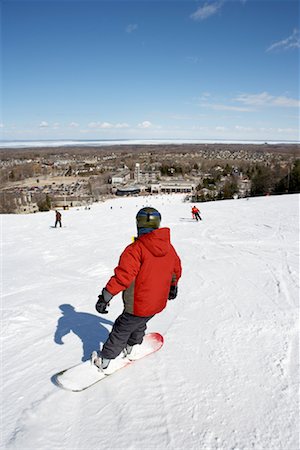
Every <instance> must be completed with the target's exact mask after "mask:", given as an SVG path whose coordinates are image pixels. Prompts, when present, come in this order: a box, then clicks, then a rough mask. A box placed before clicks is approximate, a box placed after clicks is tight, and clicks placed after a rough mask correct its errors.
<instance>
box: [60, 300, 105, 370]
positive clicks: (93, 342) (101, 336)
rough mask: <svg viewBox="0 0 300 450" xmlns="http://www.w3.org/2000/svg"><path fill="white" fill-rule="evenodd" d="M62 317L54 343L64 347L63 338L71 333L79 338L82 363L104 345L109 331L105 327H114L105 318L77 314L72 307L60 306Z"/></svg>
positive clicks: (81, 313)
mask: <svg viewBox="0 0 300 450" xmlns="http://www.w3.org/2000/svg"><path fill="white" fill-rule="evenodd" d="M59 308H60V310H61V312H62V316H61V317H60V318H59V319H58V322H57V328H56V331H55V335H54V342H55V343H56V344H59V345H62V344H63V340H62V338H63V337H64V336H66V335H67V334H69V333H70V332H71V331H72V332H73V333H74V334H76V336H78V337H79V339H80V340H81V342H82V350H83V355H82V359H81V360H82V361H86V360H88V359H90V356H91V353H92V351H93V350H99V348H100V344H101V343H104V342H105V341H106V340H107V338H108V334H109V331H108V330H107V329H106V328H105V326H104V325H111V326H112V325H113V322H111V321H110V320H106V319H104V318H103V317H99V316H95V315H94V314H89V313H85V312H77V311H75V308H74V307H73V306H72V305H68V304H64V305H60V307H59Z"/></svg>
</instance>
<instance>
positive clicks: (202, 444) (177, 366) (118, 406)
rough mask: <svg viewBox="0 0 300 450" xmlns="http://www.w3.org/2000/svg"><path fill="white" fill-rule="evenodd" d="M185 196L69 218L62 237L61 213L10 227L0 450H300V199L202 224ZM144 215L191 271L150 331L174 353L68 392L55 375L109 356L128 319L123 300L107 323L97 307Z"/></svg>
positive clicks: (217, 215)
mask: <svg viewBox="0 0 300 450" xmlns="http://www.w3.org/2000/svg"><path fill="white" fill-rule="evenodd" d="M182 198H183V197H182V196H180V195H175V196H165V197H159V196H158V197H155V198H151V199H150V198H148V199H147V198H132V199H115V200H112V201H109V202H106V203H103V204H98V205H93V207H92V209H91V210H88V211H87V210H83V209H78V210H77V209H73V210H69V211H65V212H63V223H64V224H66V227H65V228H62V229H61V230H60V229H51V228H49V225H51V224H52V222H53V212H51V213H43V214H35V215H31V216H3V219H2V227H3V236H2V247H3V292H2V294H3V295H2V304H1V314H2V316H1V323H2V325H3V326H2V335H1V344H2V345H1V354H2V362H3V364H2V373H1V375H2V383H1V387H2V399H3V402H2V441H1V449H2V448H3V449H20V450H21V449H22V450H25V449H28V450H48V449H49V450H50V449H51V450H63V449H72V450H75V449H78V450H85V449H91V448H101V449H104V450H106V449H107V450H122V449H124V450H125V449H126V450H127V449H129V450H140V449H141V448H144V449H146V450H147V449H168V450H177V449H189V450H190V449H193V450H194V449H195V450H233V449H235V450H249V449H255V450H298V449H299V442H298V422H297V419H298V395H297V392H298V391H297V389H298V355H299V344H298V336H299V326H298V319H299V314H298V294H299V259H298V258H299V252H298V248H299V247H298V241H297V239H298V232H299V224H298V215H299V196H298V195H292V196H281V197H266V198H259V199H250V200H235V201H222V202H212V203H206V204H202V205H200V209H201V215H202V217H203V221H202V222H199V223H197V222H191V221H188V220H186V221H182V220H181V219H180V218H182V217H185V218H188V217H189V214H190V207H191V205H190V204H186V203H183V202H182ZM147 204H151V205H153V206H154V207H157V208H158V209H159V210H160V211H161V212H162V216H163V223H162V225H163V226H170V228H171V236H172V241H173V243H174V245H175V247H176V249H177V251H178V253H179V255H180V256H181V259H182V264H183V277H182V280H181V281H180V284H179V295H178V298H177V299H176V300H174V301H170V302H169V303H168V306H167V308H166V310H164V311H163V312H162V313H161V314H159V315H157V316H156V317H155V318H153V319H152V320H151V321H150V322H149V326H148V328H149V331H158V332H161V333H162V334H163V335H164V337H165V344H164V346H163V347H162V349H161V350H160V351H159V352H157V353H156V354H154V355H151V356H149V357H147V358H145V359H143V360H141V361H138V362H137V363H135V364H133V365H132V366H130V367H128V368H125V369H123V370H121V371H120V372H118V373H116V374H114V375H113V376H112V377H108V378H107V379H105V380H103V381H101V382H99V383H98V384H96V385H95V386H93V387H91V388H90V389H88V390H86V391H83V392H81V393H72V392H68V391H63V390H61V389H59V388H58V387H57V386H55V385H54V383H53V382H51V379H52V376H53V375H54V374H55V373H56V372H58V371H59V370H62V369H64V368H66V367H68V366H72V365H74V364H76V363H78V362H79V361H80V360H81V358H82V357H83V356H84V355H85V354H86V352H87V351H89V350H90V347H91V346H95V345H96V343H97V342H98V343H100V345H101V342H103V341H104V340H105V339H106V336H107V333H108V332H109V330H110V329H111V325H112V322H113V321H114V320H115V318H116V317H117V315H118V314H119V313H120V312H121V310H122V305H121V301H120V296H118V297H117V298H116V299H113V301H112V302H111V307H110V312H109V314H108V315H107V316H105V318H104V319H105V320H106V321H105V320H104V319H103V316H102V317H101V316H99V315H97V313H96V312H95V311H94V304H95V302H96V299H97V295H98V294H99V292H100V291H101V289H102V287H103V286H104V284H105V283H106V281H107V280H108V278H109V277H110V276H111V274H112V272H113V268H114V267H115V266H116V263H117V261H118V258H119V255H120V252H121V251H122V250H123V249H124V247H125V246H126V245H128V244H129V243H130V240H131V236H133V235H134V234H135V229H134V216H135V214H136V212H137V211H138V209H139V208H140V207H142V206H145V205H147ZM111 207H112V209H111ZM60 305H65V306H67V309H59V306H60ZM74 308H75V309H74ZM70 311H71V312H70ZM72 311H73V312H72ZM60 319H62V321H61V320H60ZM59 320H60V321H59ZM56 329H58V330H59V331H60V333H61V334H62V341H63V343H64V344H63V345H57V343H55V342H54V333H55V330H56ZM19 368H21V370H19Z"/></svg>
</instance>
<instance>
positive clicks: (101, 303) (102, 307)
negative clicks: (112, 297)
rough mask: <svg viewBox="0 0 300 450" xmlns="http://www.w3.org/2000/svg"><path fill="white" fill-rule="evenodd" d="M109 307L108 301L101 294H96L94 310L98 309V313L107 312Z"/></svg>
mask: <svg viewBox="0 0 300 450" xmlns="http://www.w3.org/2000/svg"><path fill="white" fill-rule="evenodd" d="M108 307H109V302H106V301H105V300H104V298H103V295H102V294H100V295H98V301H97V303H96V306H95V308H96V310H97V311H98V313H100V314H107V313H108V310H107V308H108Z"/></svg>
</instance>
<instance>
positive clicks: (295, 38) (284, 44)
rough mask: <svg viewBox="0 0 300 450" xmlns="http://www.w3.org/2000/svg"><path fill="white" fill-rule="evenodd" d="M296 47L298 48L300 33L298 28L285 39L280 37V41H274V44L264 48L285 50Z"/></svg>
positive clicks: (268, 50)
mask: <svg viewBox="0 0 300 450" xmlns="http://www.w3.org/2000/svg"><path fill="white" fill-rule="evenodd" d="M297 48H300V35H299V30H298V29H295V30H294V31H293V33H292V34H291V35H290V36H289V37H287V38H286V39H282V40H281V41H278V42H275V43H274V44H272V45H270V47H268V48H267V49H266V52H272V51H286V50H293V49H297Z"/></svg>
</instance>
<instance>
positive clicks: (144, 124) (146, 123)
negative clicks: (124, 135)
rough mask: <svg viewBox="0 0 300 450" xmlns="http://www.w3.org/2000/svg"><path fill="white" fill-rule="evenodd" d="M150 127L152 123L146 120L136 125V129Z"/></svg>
mask: <svg viewBox="0 0 300 450" xmlns="http://www.w3.org/2000/svg"><path fill="white" fill-rule="evenodd" d="M150 127H152V123H151V122H149V121H148V120H144V122H142V123H139V124H138V128H150Z"/></svg>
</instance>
